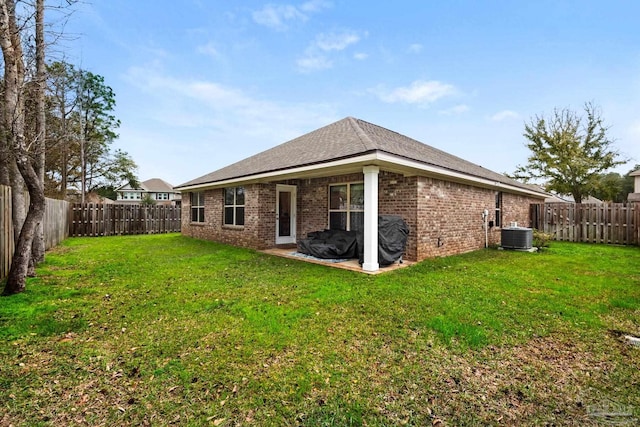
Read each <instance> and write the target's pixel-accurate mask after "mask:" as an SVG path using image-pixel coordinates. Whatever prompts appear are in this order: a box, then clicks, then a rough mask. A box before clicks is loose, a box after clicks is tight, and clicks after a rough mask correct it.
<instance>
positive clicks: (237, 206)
mask: <svg viewBox="0 0 640 427" xmlns="http://www.w3.org/2000/svg"><path fill="white" fill-rule="evenodd" d="M239 189H242V193H241V194H242V203H239V202H238V190H239ZM228 190H232V191H233V203H231V204H228V203H227V191H228ZM246 198H247V191H246V189H245V187H244V186H241V185H239V186H236V187H225V188H224V189H223V190H222V203H223V208H222V225H223V226H225V227H244V219H245V206H246V203H247V200H246ZM227 209H231V211H232V212H233V220H232V222H227ZM240 212H242V215H239V213H240ZM239 220H240V221H239Z"/></svg>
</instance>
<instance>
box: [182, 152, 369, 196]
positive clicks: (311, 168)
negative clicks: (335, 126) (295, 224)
mask: <svg viewBox="0 0 640 427" xmlns="http://www.w3.org/2000/svg"><path fill="white" fill-rule="evenodd" d="M376 160H377V153H371V154H365V155H363V156H358V157H349V158H346V159H340V160H334V161H332V162H327V163H318V164H315V165H308V166H300V167H297V168H290V169H285V170H280V171H273V172H264V173H259V174H256V175H248V176H244V177H240V178H231V179H227V180H224V181H216V182H212V183H206V184H194V185H189V186H186V187H180V188H179V191H190V190H201V189H207V188H217V187H228V186H231V185H237V184H241V183H245V182H249V181H251V182H255V181H267V180H269V179H273V178H280V177H283V176H287V175H301V174H305V173H309V172H315V171H319V170H322V169H331V168H337V167H341V166H348V165H351V164H354V163H362V162H375V161H376Z"/></svg>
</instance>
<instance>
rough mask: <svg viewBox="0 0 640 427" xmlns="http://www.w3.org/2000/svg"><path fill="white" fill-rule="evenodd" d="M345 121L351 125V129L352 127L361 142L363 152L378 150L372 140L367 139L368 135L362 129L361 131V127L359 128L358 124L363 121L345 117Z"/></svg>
mask: <svg viewBox="0 0 640 427" xmlns="http://www.w3.org/2000/svg"><path fill="white" fill-rule="evenodd" d="M347 120H348V121H349V123H350V124H351V127H353V130H354V131H355V132H356V135H357V136H358V138H359V139H360V141H361V142H362V145H363V146H364V148H365V150H367V151H370V150H376V149H378V147H377V145H376V144H375V143H374V142H373V140H372V139H371V138H370V137H369V135H368V134H367V133H366V132H365V131H364V129H362V126H360V123H359V122H361V121H363V120H360V119H357V118H355V117H351V116H349V117H347Z"/></svg>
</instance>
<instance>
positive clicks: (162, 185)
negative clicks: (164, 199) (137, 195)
mask: <svg viewBox="0 0 640 427" xmlns="http://www.w3.org/2000/svg"><path fill="white" fill-rule="evenodd" d="M141 186H142V188H143V189H145V190H147V191H149V192H152V193H171V192H173V185H171V184H169V183H168V182H167V181H165V180H163V179H160V178H151V179H148V180H146V181H144V182H142V183H141Z"/></svg>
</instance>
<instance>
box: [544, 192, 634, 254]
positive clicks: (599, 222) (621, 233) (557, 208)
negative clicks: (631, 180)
mask: <svg viewBox="0 0 640 427" xmlns="http://www.w3.org/2000/svg"><path fill="white" fill-rule="evenodd" d="M531 224H532V226H533V227H534V228H536V229H538V230H541V231H544V232H545V233H550V234H553V235H554V238H555V240H563V241H569V242H587V243H607V244H615V245H638V244H640V203H636V202H634V203H631V202H630V203H602V204H580V203H544V204H532V205H531Z"/></svg>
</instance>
